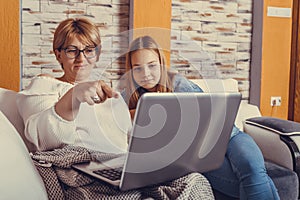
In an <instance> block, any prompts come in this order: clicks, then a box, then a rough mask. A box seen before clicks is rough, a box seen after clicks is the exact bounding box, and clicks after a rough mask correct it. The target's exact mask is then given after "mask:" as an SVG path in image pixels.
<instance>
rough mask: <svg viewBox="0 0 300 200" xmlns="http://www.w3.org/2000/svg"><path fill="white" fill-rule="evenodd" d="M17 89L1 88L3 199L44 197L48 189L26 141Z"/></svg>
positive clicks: (0, 196) (0, 173)
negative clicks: (17, 105) (24, 140)
mask: <svg viewBox="0 0 300 200" xmlns="http://www.w3.org/2000/svg"><path fill="white" fill-rule="evenodd" d="M15 98H16V92H14V91H10V90H6V89H2V88H0V158H1V165H0V177H1V182H0V199H1V200H19V199H31V200H44V199H48V198H47V192H46V190H45V187H44V183H43V180H42V179H41V177H40V175H39V173H38V171H37V170H36V168H35V167H34V165H33V162H32V160H31V158H30V156H29V152H28V150H27V147H26V145H25V143H24V142H23V139H22V137H20V135H23V128H24V125H23V121H22V119H21V118H20V116H19V114H18V111H17V107H16V102H15Z"/></svg>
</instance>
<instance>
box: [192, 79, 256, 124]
mask: <svg viewBox="0 0 300 200" xmlns="http://www.w3.org/2000/svg"><path fill="white" fill-rule="evenodd" d="M190 81H192V82H193V83H195V84H196V85H198V86H199V87H200V88H201V89H202V90H203V91H204V92H239V88H238V82H237V80H235V79H232V78H230V79H190ZM259 116H261V114H260V111H259V109H258V107H257V106H255V105H251V104H249V103H248V102H245V101H241V104H240V108H239V110H238V113H237V117H236V119H235V126H237V127H238V128H239V129H240V130H243V122H244V121H245V120H246V119H247V118H249V117H259Z"/></svg>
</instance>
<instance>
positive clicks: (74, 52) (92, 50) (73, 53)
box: [63, 46, 99, 59]
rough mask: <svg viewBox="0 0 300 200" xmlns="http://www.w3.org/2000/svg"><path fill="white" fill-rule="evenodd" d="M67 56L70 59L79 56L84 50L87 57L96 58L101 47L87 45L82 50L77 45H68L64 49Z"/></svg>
mask: <svg viewBox="0 0 300 200" xmlns="http://www.w3.org/2000/svg"><path fill="white" fill-rule="evenodd" d="M63 50H64V52H65V54H66V56H67V57H68V58H70V59H72V58H77V57H78V56H79V54H80V53H81V52H82V53H83V55H84V57H85V58H88V59H90V58H94V57H96V55H97V53H98V51H99V48H98V47H85V48H84V49H82V50H79V49H78V48H77V47H76V46H68V47H67V48H64V49H63Z"/></svg>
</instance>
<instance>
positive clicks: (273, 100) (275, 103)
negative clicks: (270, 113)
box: [271, 97, 281, 106]
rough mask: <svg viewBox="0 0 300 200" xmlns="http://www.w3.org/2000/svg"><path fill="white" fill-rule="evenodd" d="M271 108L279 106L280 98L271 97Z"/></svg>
mask: <svg viewBox="0 0 300 200" xmlns="http://www.w3.org/2000/svg"><path fill="white" fill-rule="evenodd" d="M271 106H281V97H271Z"/></svg>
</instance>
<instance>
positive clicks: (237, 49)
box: [21, 0, 252, 99]
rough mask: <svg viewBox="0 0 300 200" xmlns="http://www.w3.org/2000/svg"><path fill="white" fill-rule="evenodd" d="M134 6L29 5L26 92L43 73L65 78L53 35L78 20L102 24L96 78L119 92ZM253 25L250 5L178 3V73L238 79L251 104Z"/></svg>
mask: <svg viewBox="0 0 300 200" xmlns="http://www.w3.org/2000/svg"><path fill="white" fill-rule="evenodd" d="M129 6H130V5H129V0H84V1H83V0H23V1H22V24H21V26H22V37H21V38H22V50H21V51H22V83H23V88H24V87H25V86H26V85H27V84H28V82H29V80H30V79H31V78H32V77H33V76H35V75H37V74H40V73H50V74H53V75H54V76H60V75H61V73H62V71H61V68H60V66H59V64H58V63H57V61H56V60H55V56H54V54H53V52H52V38H53V33H54V30H55V27H56V26H57V25H58V23H59V22H60V21H61V20H63V19H66V18H68V17H77V16H85V17H88V18H91V19H92V20H93V21H94V22H96V23H97V24H98V26H99V28H100V31H101V35H102V41H103V51H102V54H101V57H100V61H99V63H97V68H96V69H95V73H94V74H95V77H97V78H98V77H101V78H103V79H105V80H106V81H107V82H108V83H109V84H111V85H112V86H113V87H114V86H115V85H116V84H117V80H118V79H119V77H120V75H121V74H122V72H123V69H122V68H123V66H124V65H123V64H124V57H123V56H122V55H123V53H124V51H126V49H127V47H128V28H129ZM251 20H252V1H249V0H210V1H209V0H173V1H172V24H171V27H172V31H171V66H172V69H175V70H177V71H179V73H181V74H183V75H185V76H187V77H189V78H197V77H199V74H201V75H200V76H202V77H203V78H234V79H237V80H238V81H239V89H240V91H241V92H242V94H243V99H248V96H249V71H250V50H251V29H252V21H251Z"/></svg>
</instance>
